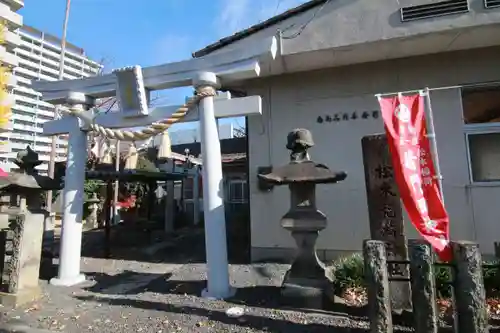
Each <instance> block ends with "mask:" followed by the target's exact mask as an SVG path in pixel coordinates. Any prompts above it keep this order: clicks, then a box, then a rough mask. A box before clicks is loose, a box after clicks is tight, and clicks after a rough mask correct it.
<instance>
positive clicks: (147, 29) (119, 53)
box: [20, 0, 306, 104]
mask: <svg viewBox="0 0 500 333" xmlns="http://www.w3.org/2000/svg"><path fill="white" fill-rule="evenodd" d="M304 2H306V1H305V0H211V1H203V0H71V12H70V18H69V24H68V35H67V40H68V41H69V42H71V43H73V44H75V45H77V46H79V47H82V48H83V49H85V50H86V52H87V54H88V55H89V56H90V57H91V58H93V59H95V60H97V61H101V60H104V65H105V66H106V68H108V69H112V68H116V67H122V66H127V65H135V64H138V65H141V66H150V65H155V64H161V63H167V62H170V61H178V60H183V59H189V58H190V57H191V52H193V51H195V50H197V49H199V48H202V47H204V46H206V45H208V44H210V43H212V42H214V41H216V40H217V39H219V38H221V37H225V36H227V35H230V34H232V33H234V32H236V31H238V30H240V29H244V28H246V27H248V26H250V25H252V24H255V23H257V22H259V21H262V20H265V19H267V18H269V17H271V16H273V15H275V14H278V13H281V12H283V11H285V10H287V9H289V8H292V7H294V6H297V5H299V4H301V3H304ZM65 5H66V0H30V1H26V2H25V7H24V8H23V9H22V11H21V12H20V13H21V14H22V15H23V17H24V22H25V24H28V25H31V26H33V27H36V28H38V29H40V30H42V31H45V32H48V33H51V34H54V35H56V36H61V34H62V24H63V19H64V11H65ZM189 91H190V90H186V89H184V90H182V89H181V90H173V91H169V92H168V93H165V94H162V96H164V97H162V100H161V104H173V103H175V104H177V103H180V102H182V101H183V100H184V97H185V94H186V93H188V92H189Z"/></svg>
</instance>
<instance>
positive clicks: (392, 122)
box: [379, 94, 452, 261]
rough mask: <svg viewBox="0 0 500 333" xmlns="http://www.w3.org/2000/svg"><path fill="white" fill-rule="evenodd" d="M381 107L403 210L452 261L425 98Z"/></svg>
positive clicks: (398, 99) (383, 102) (388, 101)
mask: <svg viewBox="0 0 500 333" xmlns="http://www.w3.org/2000/svg"><path fill="white" fill-rule="evenodd" d="M379 103H380V110H381V112H382V118H383V120H384V127H385V131H386V134H387V143H388V145H389V150H390V152H391V157H392V165H393V169H394V177H395V180H396V183H397V186H398V189H399V194H400V196H401V201H402V202H403V206H404V207H405V209H406V211H407V213H408V216H409V217H410V220H411V222H412V224H413V225H414V226H415V228H416V229H417V230H418V232H419V233H420V234H421V235H422V236H423V237H424V238H425V239H426V240H427V241H428V242H429V243H430V244H431V246H432V247H433V248H434V250H435V251H436V252H437V254H438V255H439V257H440V258H441V259H442V260H445V261H449V260H451V258H452V253H451V249H450V246H449V243H450V233H449V218H448V213H447V212H446V209H445V207H444V202H443V198H442V197H441V192H440V188H439V183H438V181H437V175H436V170H435V167H434V162H433V160H432V154H431V150H430V143H429V138H428V137H427V125H426V121H425V103H424V97H423V96H421V95H419V94H417V95H412V96H395V97H387V98H379Z"/></svg>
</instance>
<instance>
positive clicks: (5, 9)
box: [0, 3, 23, 30]
mask: <svg viewBox="0 0 500 333" xmlns="http://www.w3.org/2000/svg"><path fill="white" fill-rule="evenodd" d="M0 20H4V21H6V22H7V25H8V26H9V30H16V29H19V28H20V27H22V26H23V17H22V16H21V15H19V14H18V13H16V12H13V11H12V10H11V9H10V7H9V6H8V5H6V4H4V3H0Z"/></svg>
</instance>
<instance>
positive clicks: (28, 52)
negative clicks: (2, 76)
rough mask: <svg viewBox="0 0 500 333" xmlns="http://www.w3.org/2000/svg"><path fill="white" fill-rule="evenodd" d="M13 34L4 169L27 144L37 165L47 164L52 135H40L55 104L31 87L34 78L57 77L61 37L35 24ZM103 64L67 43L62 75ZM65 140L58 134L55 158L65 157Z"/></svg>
mask: <svg viewBox="0 0 500 333" xmlns="http://www.w3.org/2000/svg"><path fill="white" fill-rule="evenodd" d="M16 34H17V36H18V39H19V45H18V46H17V47H16V48H15V49H14V50H13V53H14V55H15V56H16V57H17V59H18V66H17V67H15V68H14V70H13V76H14V77H15V79H16V83H15V85H13V86H12V87H11V88H10V90H11V92H12V94H13V95H14V97H15V103H14V104H13V106H12V119H11V121H12V131H10V133H1V134H0V135H3V136H4V137H3V138H2V137H1V136H0V140H6V141H8V144H9V146H10V152H6V153H2V154H0V166H1V167H2V168H3V169H4V170H6V171H7V170H12V169H15V168H16V165H15V164H14V163H13V161H14V159H15V157H16V154H17V152H18V151H20V150H22V149H25V148H26V146H27V145H30V146H31V147H32V148H33V149H34V150H35V151H36V152H38V154H39V157H40V159H41V160H42V161H44V162H46V163H43V164H42V165H41V166H40V167H39V168H38V169H39V170H40V171H41V172H44V171H46V170H47V168H48V161H49V156H50V151H51V140H52V139H51V137H47V136H43V135H42V131H43V129H42V126H43V123H44V122H46V121H49V120H52V119H53V118H54V113H55V110H54V106H53V105H52V104H49V103H46V102H43V101H42V100H41V94H40V93H38V92H36V91H35V90H33V89H32V88H31V82H32V81H36V80H47V81H55V80H58V78H59V65H60V56H61V40H60V39H59V38H58V37H55V36H53V35H50V34H47V33H44V32H42V31H40V30H38V29H36V28H33V27H30V26H27V25H23V26H22V27H20V28H19V29H18V30H17V31H16ZM101 69H102V66H101V65H100V64H99V63H98V62H96V61H93V60H91V59H89V58H88V57H87V56H86V55H85V52H84V50H83V49H82V48H79V47H77V46H75V45H73V44H71V43H66V55H65V60H64V79H77V78H81V77H87V76H92V75H97V74H98V73H99V72H100V71H101ZM66 148H67V140H66V138H65V137H64V136H61V137H59V138H58V142H57V150H56V156H57V159H65V156H66Z"/></svg>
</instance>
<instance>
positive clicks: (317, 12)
mask: <svg viewBox="0 0 500 333" xmlns="http://www.w3.org/2000/svg"><path fill="white" fill-rule="evenodd" d="M330 1H331V0H327V1H325V2H324V3H323V4H322V5H321V7H319V8H318V9H317V10H316V11H315V12H314V14H313V15H312V16H311V18H310V19H309V20H308V21H307V22H306V23H304V24H302V25H301V26H300V28H299V29H298V30H297V31H296V32H295V33H293V34H291V35H290V36H282V37H281V38H283V39H294V38H297V37H299V36H300V35H301V34H302V32H303V31H304V30H305V29H306V28H307V26H308V25H309V23H311V22H312V21H314V19H315V18H316V17H317V16H318V14H319V13H320V12H321V11H322V10H323V8H325V6H326V5H327V4H329V3H330ZM292 27H293V25H291V26H289V27H288V28H286V29H284V30H282V31H286V30H289V29H290V28H292Z"/></svg>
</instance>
